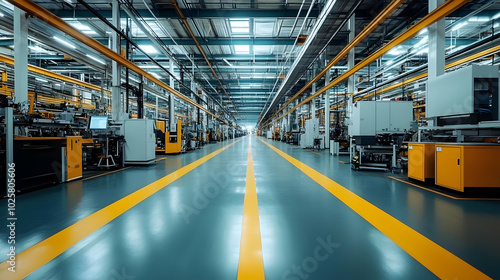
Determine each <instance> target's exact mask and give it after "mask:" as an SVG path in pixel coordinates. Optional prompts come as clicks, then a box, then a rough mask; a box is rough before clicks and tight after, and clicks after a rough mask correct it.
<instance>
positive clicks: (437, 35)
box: [428, 0, 445, 79]
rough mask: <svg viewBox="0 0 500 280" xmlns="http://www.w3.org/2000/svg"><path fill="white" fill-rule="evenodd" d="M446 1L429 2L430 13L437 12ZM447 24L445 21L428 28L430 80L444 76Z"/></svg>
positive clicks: (434, 0) (432, 0) (431, 0)
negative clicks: (445, 30) (445, 29)
mask: <svg viewBox="0 0 500 280" xmlns="http://www.w3.org/2000/svg"><path fill="white" fill-rule="evenodd" d="M443 3H444V0H429V12H432V11H433V10H435V9H436V8H437V7H439V5H441V4H443ZM444 28H445V22H444V19H441V20H439V21H437V22H436V23H434V24H431V25H430V26H429V28H428V33H429V52H428V61H429V62H428V69H429V70H428V73H429V79H434V78H436V77H439V76H441V75H443V74H444V65H445V61H444V59H445V53H444V50H445V42H444V38H445V33H444Z"/></svg>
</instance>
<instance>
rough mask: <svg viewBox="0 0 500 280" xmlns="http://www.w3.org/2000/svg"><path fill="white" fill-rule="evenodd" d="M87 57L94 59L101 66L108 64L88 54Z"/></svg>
mask: <svg viewBox="0 0 500 280" xmlns="http://www.w3.org/2000/svg"><path fill="white" fill-rule="evenodd" d="M87 57H88V58H90V59H93V60H95V61H97V62H99V63H101V64H106V62H104V61H103V60H100V59H99V58H97V57H95V56H92V55H90V54H87Z"/></svg>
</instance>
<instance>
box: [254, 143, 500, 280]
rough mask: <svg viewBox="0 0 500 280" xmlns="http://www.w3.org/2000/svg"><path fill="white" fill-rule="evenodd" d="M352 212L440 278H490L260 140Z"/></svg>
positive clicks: (328, 179) (373, 206) (348, 191)
mask: <svg viewBox="0 0 500 280" xmlns="http://www.w3.org/2000/svg"><path fill="white" fill-rule="evenodd" d="M261 141H262V142H263V143H264V144H266V145H267V146H268V147H269V148H271V149H272V150H273V151H275V152H276V153H278V154H279V155H280V156H282V157H283V158H285V159H286V160H287V161H289V162H290V163H291V164H293V165H294V166H295V167H297V168H298V169H299V170H301V171H302V172H304V173H305V174H306V175H307V176H309V177H310V178H311V179H313V180H314V181H316V182H317V183H318V184H320V185H321V186H322V187H323V188H325V189H326V190H327V191H329V192H330V193H331V194H333V195H334V196H335V197H337V198H338V199H339V200H340V201H342V202H343V203H344V204H346V205H347V206H348V207H349V208H351V209H352V210H353V211H354V212H356V213H358V214H359V215H360V216H361V217H363V218H364V219H365V220H366V221H368V222H369V223H370V224H372V225H373V226H374V227H375V228H377V229H378V230H380V231H381V232H382V233H383V234H385V235H386V236H387V237H389V238H390V239H391V240H392V241H394V243H396V244H397V245H398V246H399V247H401V248H402V249H403V250H405V251H406V252H407V253H408V254H410V255H411V256H412V257H413V258H415V259H416V260H417V261H418V262H420V263H421V264H422V265H424V266H425V267H426V268H427V269H429V270H430V271H431V272H432V273H434V274H435V275H436V276H437V277H439V278H441V279H476V280H478V279H491V278H490V277H488V276H487V275H485V274H484V273H482V272H481V271H479V270H478V269H476V268H475V267H473V266H471V265H470V264H468V263H466V262H465V261H463V260H462V259H460V258H459V257H457V256H455V255H453V254H452V253H450V252H449V251H447V250H446V249H444V248H443V247H441V246H439V245H438V244H436V243H435V242H433V241H432V240H430V239H428V238H427V237H425V236H423V235H422V234H420V233H418V232H417V231H415V230H414V229H412V228H410V227H409V226H407V225H405V224H403V223H402V222H400V221H399V220H397V219H396V218H394V217H392V216H391V215H389V214H387V213H386V212H384V211H382V210H381V209H379V208H377V207H376V206H375V205H373V204H371V203H370V202H368V201H366V200H364V199H363V198H361V197H359V196H358V195H356V194H355V193H353V192H351V191H350V190H348V189H346V188H344V187H343V186H341V185H340V184H338V183H337V182H335V181H333V180H331V179H330V178H328V177H326V176H325V175H323V174H321V173H319V172H318V171H316V170H314V169H313V168H311V167H309V166H307V165H306V164H304V163H302V162H300V161H298V160H297V159H295V158H293V157H291V156H289V155H288V154H286V153H284V152H282V151H281V150H279V149H277V148H276V147H273V146H271V145H270V144H268V143H266V142H264V141H263V140H261Z"/></svg>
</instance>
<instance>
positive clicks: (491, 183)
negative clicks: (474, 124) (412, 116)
mask: <svg viewBox="0 0 500 280" xmlns="http://www.w3.org/2000/svg"><path fill="white" fill-rule="evenodd" d="M499 158H500V145H478V144H436V173H435V176H436V185H439V186H442V187H447V188H450V189H454V190H457V191H461V192H463V191H464V190H465V188H494V187H497V188H498V187H500V165H499V164H498V159H499Z"/></svg>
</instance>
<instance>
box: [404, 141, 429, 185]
mask: <svg viewBox="0 0 500 280" xmlns="http://www.w3.org/2000/svg"><path fill="white" fill-rule="evenodd" d="M435 145H436V144H435V143H408V177H409V178H412V179H415V180H419V181H422V182H425V181H426V180H428V179H434V174H435V172H434V170H435V151H436V149H435Z"/></svg>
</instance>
